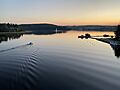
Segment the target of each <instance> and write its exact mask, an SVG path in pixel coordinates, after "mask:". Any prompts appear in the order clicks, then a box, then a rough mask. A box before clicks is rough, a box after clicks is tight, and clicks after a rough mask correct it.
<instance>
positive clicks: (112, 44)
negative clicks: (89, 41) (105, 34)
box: [96, 38, 120, 58]
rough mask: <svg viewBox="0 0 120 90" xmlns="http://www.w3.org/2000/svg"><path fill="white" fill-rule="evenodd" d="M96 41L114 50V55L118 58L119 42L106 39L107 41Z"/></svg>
mask: <svg viewBox="0 0 120 90" xmlns="http://www.w3.org/2000/svg"><path fill="white" fill-rule="evenodd" d="M96 40H98V41H101V42H104V43H107V44H109V45H110V46H111V48H112V49H113V50H114V54H115V56H116V57H117V58H119V57H120V45H118V44H117V43H119V41H116V40H114V39H111V38H110V39H107V40H108V41H106V39H96Z"/></svg>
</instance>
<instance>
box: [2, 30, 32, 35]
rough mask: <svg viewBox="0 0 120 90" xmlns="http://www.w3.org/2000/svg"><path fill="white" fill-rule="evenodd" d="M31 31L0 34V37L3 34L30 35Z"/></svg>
mask: <svg viewBox="0 0 120 90" xmlns="http://www.w3.org/2000/svg"><path fill="white" fill-rule="evenodd" d="M31 33H32V32H31V31H20V32H0V35H4V34H31Z"/></svg>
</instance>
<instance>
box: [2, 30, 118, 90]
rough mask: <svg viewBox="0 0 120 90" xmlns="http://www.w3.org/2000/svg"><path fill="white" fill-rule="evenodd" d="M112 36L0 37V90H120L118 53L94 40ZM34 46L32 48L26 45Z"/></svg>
mask: <svg viewBox="0 0 120 90" xmlns="http://www.w3.org/2000/svg"><path fill="white" fill-rule="evenodd" d="M85 33H90V34H91V35H93V36H96V35H103V34H109V35H114V33H113V32H95V31H91V32H88V31H68V32H66V33H56V34H51V35H49V34H48V35H35V34H25V35H14V36H9V37H7V36H2V35H1V36H0V90H120V58H119V56H120V53H119V49H115V48H114V47H111V46H110V45H109V44H106V43H103V42H100V41H97V40H95V39H78V35H82V34H85ZM29 42H33V45H26V44H27V43H29Z"/></svg>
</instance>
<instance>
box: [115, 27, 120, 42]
mask: <svg viewBox="0 0 120 90" xmlns="http://www.w3.org/2000/svg"><path fill="white" fill-rule="evenodd" d="M115 39H117V40H119V39H120V25H118V27H117V30H116V31H115Z"/></svg>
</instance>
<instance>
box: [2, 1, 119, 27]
mask: <svg viewBox="0 0 120 90" xmlns="http://www.w3.org/2000/svg"><path fill="white" fill-rule="evenodd" d="M0 22H1V23H5V22H10V23H18V24H22V23H53V24H60V25H81V24H82V25H86V24H89V25H92V24H95V25H116V24H119V23H120V0H0Z"/></svg>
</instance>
